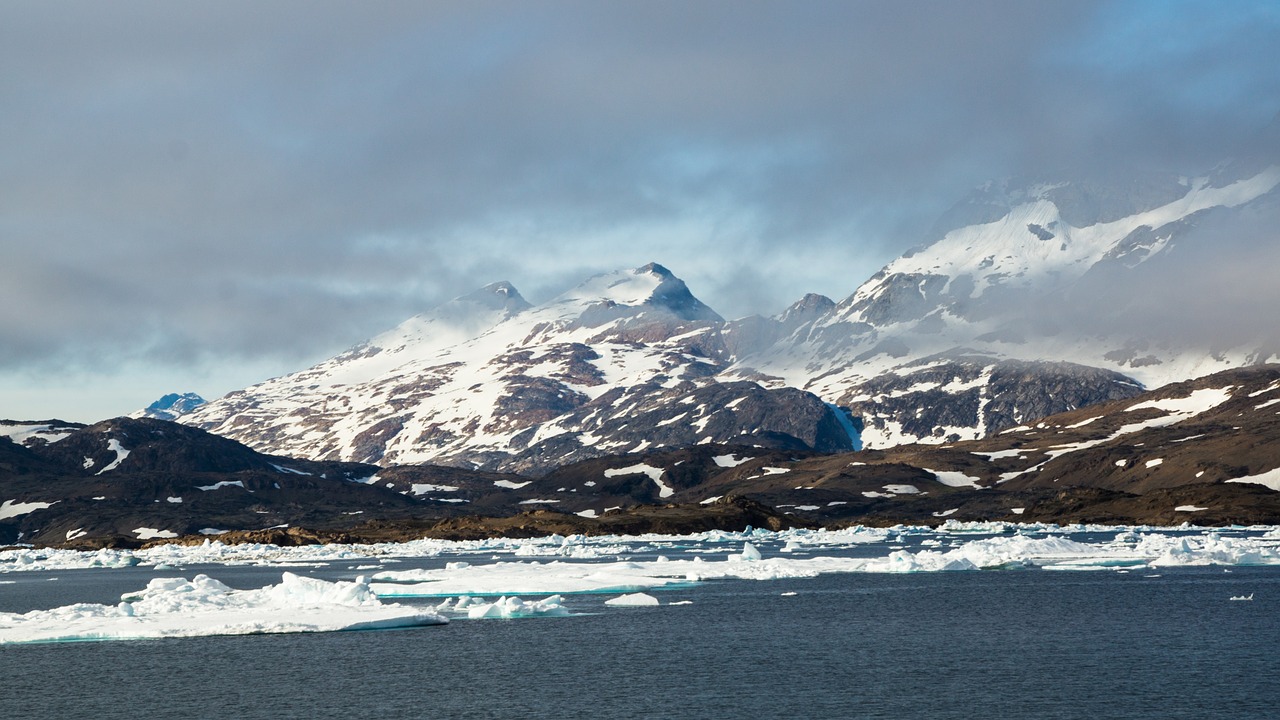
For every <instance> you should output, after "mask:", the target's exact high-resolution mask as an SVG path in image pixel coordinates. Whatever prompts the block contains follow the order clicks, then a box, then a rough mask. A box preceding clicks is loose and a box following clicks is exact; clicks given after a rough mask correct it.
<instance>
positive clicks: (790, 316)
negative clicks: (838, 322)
mask: <svg viewBox="0 0 1280 720" xmlns="http://www.w3.org/2000/svg"><path fill="white" fill-rule="evenodd" d="M835 308H836V303H835V301H834V300H832V299H831V298H829V297H827V296H826V295H819V294H818V293H809V294H807V295H805V296H804V297H802V298H800V299H799V300H797V301H796V302H795V303H792V305H791V306H790V307H788V308H787V309H786V310H783V311H782V314H781V315H778V317H777V320H778V322H779V323H782V326H783V327H784V328H786V329H787V330H788V331H790V330H794V329H795V328H797V327H799V326H800V325H803V324H805V323H810V322H813V321H814V320H817V319H818V318H820V317H822V316H823V315H826V314H828V313H830V312H831V311H832V310H835Z"/></svg>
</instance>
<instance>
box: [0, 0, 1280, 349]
mask: <svg viewBox="0 0 1280 720" xmlns="http://www.w3.org/2000/svg"><path fill="white" fill-rule="evenodd" d="M1276 48H1280V19H1278V18H1277V12H1276V11H1275V9H1274V6H1273V5H1271V4H1268V3H1257V4H1243V3H1242V4H1232V5H1230V6H1225V9H1223V8H1221V7H1219V6H1213V7H1209V6H1203V5H1197V4H1194V3H1192V4H1183V3H1177V4H1169V3H1164V2H1122V3H1105V2H1092V1H1088V0H1079V1H1077V0H1071V1H1069V2H1067V1H1062V2H1047V3H1034V4H1031V3H1025V2H1013V1H1002V2H993V1H978V2H967V3H953V2H941V1H937V2H932V1H930V2H916V3H910V4H903V3H894V2H843V1H841V2H802V3H787V4H778V3H768V2H742V1H740V0H739V1H736V2H727V1H725V2H721V1H710V2H700V3H695V4H690V3H682V2H634V3H632V2H623V3H597V2H585V1H584V2H575V1H570V0H566V1H565V2H528V3H506V2H482V1H478V2H468V3H458V4H447V3H411V2H380V3H373V4H361V5H358V6H357V5H351V4H349V3H338V2H288V1H281V2H273V3H268V4H263V3H250V2H219V3H182V4H173V3H161V2H140V1H139V2H121V3H111V4H102V3H95V2H79V3H75V2H73V3H60V4H58V5H57V6H45V5H41V4H27V5H20V6H10V7H7V8H5V9H4V10H3V11H0V66H3V67H5V68H6V72H5V73H4V74H3V76H0V107H4V108H5V112H4V113H0V136H3V137H4V138H6V152H5V156H4V158H3V159H0V251H2V252H3V257H4V259H5V263H4V267H3V268H0V280H2V281H3V284H2V285H0V345H2V346H3V349H2V350H0V370H3V371H13V372H17V371H18V370H19V369H23V368H25V369H28V370H29V369H32V368H37V369H38V368H49V367H53V366H54V364H57V363H62V364H69V365H77V364H79V365H82V366H93V365H95V364H101V363H102V361H103V359H104V358H134V359H137V360H139V361H146V360H148V359H149V360H151V361H154V362H156V363H161V364H164V363H168V364H169V365H170V366H172V364H173V363H179V362H187V363H194V364H199V363H207V362H210V361H211V360H210V359H211V358H218V359H219V361H220V362H227V363H232V362H245V363H248V362H257V361H262V360H263V359H270V358H276V359H297V358H302V357H309V356H313V355H315V354H316V353H322V352H328V351H332V350H334V349H338V348H341V347H343V346H345V345H349V344H351V343H354V342H357V341H359V340H361V339H363V338H364V337H367V336H368V335H371V334H373V333H374V332H377V331H378V330H380V329H382V328H384V327H387V326H390V325H392V324H394V323H396V322H398V321H399V320H401V319H403V318H404V317H406V316H408V315H411V314H413V313H415V312H419V311H421V310H423V309H425V308H427V307H430V306H432V305H435V304H437V303H439V302H442V301H444V300H447V299H448V298H450V297H452V296H455V295H459V294H462V293H465V292H467V291H469V290H471V289H473V288H475V287H479V286H480V285H483V284H485V283H488V282H491V281H494V280H498V279H509V280H511V281H513V282H514V283H515V284H516V285H517V286H518V287H520V288H521V290H522V292H524V294H525V295H526V296H528V297H530V298H531V299H533V300H540V299H546V298H547V297H550V296H551V295H554V294H555V293H556V292H558V291H560V290H563V289H565V288H567V287H568V286H570V285H572V284H574V283H575V282H577V281H578V280H580V279H581V278H582V276H583V275H585V274H590V273H591V272H598V271H605V270H610V269H614V268H617V267H622V266H635V265H639V264H642V263H644V262H648V261H651V260H656V261H659V262H662V263H664V264H666V265H668V266H669V267H672V268H673V269H675V270H676V271H677V272H679V273H680V274H682V275H683V276H684V277H685V279H686V280H687V281H688V282H689V283H690V285H691V287H692V289H693V291H694V292H695V293H696V294H699V295H700V296H702V297H703V299H704V300H705V301H707V302H708V303H709V304H711V305H712V306H713V307H715V308H716V309H717V310H718V311H720V312H721V314H724V315H726V316H735V315H743V314H747V313H751V312H776V311H778V310H780V309H781V308H782V307H783V306H785V305H786V304H787V303H789V302H790V301H792V300H794V299H796V298H799V297H800V296H801V295H803V294H804V293H805V292H808V291H810V290H816V291H820V292H824V293H827V294H831V295H835V296H842V295H846V294H848V293H850V292H852V291H853V290H854V288H856V286H857V285H858V284H859V283H860V282H861V281H862V280H863V279H865V278H866V277H867V276H868V275H870V274H871V273H872V272H874V270H876V269H877V268H878V267H879V266H880V265H882V264H883V263H885V262H887V261H889V260H891V259H892V258H893V257H894V256H895V255H896V254H898V253H899V252H901V251H902V250H903V249H905V248H906V247H908V246H911V245H915V244H918V243H920V242H924V241H927V240H929V239H931V238H930V237H929V235H928V232H929V228H930V227H931V226H932V224H933V222H934V220H935V219H936V217H937V216H938V215H939V214H940V213H941V212H942V211H944V210H945V209H946V208H947V207H948V206H949V205H950V204H951V203H953V202H954V201H955V200H957V199H958V198H960V197H961V196H963V195H964V193H965V192H966V191H967V189H968V188H969V187H972V186H974V185H977V184H979V183H981V182H983V181H984V180H986V179H988V178H991V177H1000V176H1004V175H1013V174H1024V175H1027V174H1033V175H1045V176H1052V175H1054V174H1057V173H1062V172H1066V171H1069V170H1070V171H1080V172H1086V171H1087V172H1090V173H1092V172H1098V173H1102V172H1108V171H1110V170H1111V169H1118V168H1127V167H1132V166H1140V167H1151V166H1159V167H1160V168H1162V169H1176V170H1178V171H1180V172H1196V171H1200V170H1203V169H1204V168H1205V166H1207V165H1211V164H1212V163H1214V162H1216V161H1217V160H1218V159H1219V158H1220V157H1222V156H1223V155H1225V154H1230V153H1231V152H1233V151H1237V150H1238V149H1239V148H1238V145H1237V144H1236V143H1237V138H1239V137H1241V136H1243V135H1244V134H1245V133H1246V130H1250V129H1253V128H1256V127H1258V126H1260V125H1262V124H1265V122H1266V121H1267V120H1268V119H1270V118H1271V117H1273V116H1274V114H1275V112H1276V111H1277V110H1278V109H1280V108H1277V107H1275V101H1274V98H1276V97H1280V57H1277V55H1278V51H1277V50H1276Z"/></svg>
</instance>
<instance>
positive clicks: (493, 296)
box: [453, 280, 532, 315]
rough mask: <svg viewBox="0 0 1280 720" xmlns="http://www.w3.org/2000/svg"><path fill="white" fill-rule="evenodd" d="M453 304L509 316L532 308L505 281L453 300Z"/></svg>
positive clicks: (518, 292)
mask: <svg viewBox="0 0 1280 720" xmlns="http://www.w3.org/2000/svg"><path fill="white" fill-rule="evenodd" d="M453 303H457V304H467V305H477V306H480V307H483V308H486V309H489V310H506V311H507V313H508V314H509V315H514V314H516V313H518V312H521V311H523V310H527V309H529V308H530V307H532V305H530V304H529V301H527V300H525V299H524V297H522V296H521V295H520V291H519V290H516V288H515V286H514V285H512V284H511V283H509V282H507V281H506V280H502V281H500V282H496V283H490V284H489V285H485V286H484V287H482V288H480V289H479V290H476V291H475V292H472V293H468V294H466V295H463V296H461V297H458V298H455V299H454V300H453Z"/></svg>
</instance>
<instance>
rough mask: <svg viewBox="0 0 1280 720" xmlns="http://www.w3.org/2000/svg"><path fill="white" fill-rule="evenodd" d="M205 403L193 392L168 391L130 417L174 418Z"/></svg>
mask: <svg viewBox="0 0 1280 720" xmlns="http://www.w3.org/2000/svg"><path fill="white" fill-rule="evenodd" d="M204 404H205V399H204V398H202V397H200V396H199V395H197V394H195V393H190V392H189V393H169V394H167V395H165V396H164V397H162V398H160V399H159V400H156V401H155V402H153V403H151V404H150V405H148V406H146V407H145V408H143V409H142V410H139V411H137V412H135V413H133V414H132V415H130V417H134V418H155V419H157V420H175V419H177V418H178V416H179V415H186V414H187V413H189V412H191V411H192V410H195V409H196V408H198V407H200V406H201V405H204Z"/></svg>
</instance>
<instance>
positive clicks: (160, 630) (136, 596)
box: [0, 573, 448, 644]
mask: <svg viewBox="0 0 1280 720" xmlns="http://www.w3.org/2000/svg"><path fill="white" fill-rule="evenodd" d="M447 622H448V620H447V619H446V618H445V617H444V616H442V615H440V614H439V613H437V612H435V611H432V610H426V609H423V608H411V607H406V606H403V605H395V604H386V603H383V602H382V601H381V600H380V599H379V598H378V597H377V595H375V594H374V593H373V592H372V590H370V588H369V583H368V582H367V581H366V580H365V579H364V578H357V579H356V580H355V581H354V582H344V581H339V582H327V581H324V580H316V579H313V578H306V577H302V576H299V575H294V574H293V573H284V575H283V578H282V580H281V582H280V583H279V584H278V585H269V586H267V587H263V588H259V589H257V590H234V589H232V588H230V587H227V586H226V585H224V584H223V583H221V582H219V581H217V580H215V579H213V578H211V577H209V576H208V575H196V576H195V577H194V578H192V579H190V580H187V579H185V578H156V579H153V580H151V582H149V583H148V584H147V587H145V588H143V589H142V590H139V591H137V592H132V593H126V594H125V595H123V596H122V597H121V601H120V603H119V604H117V605H101V604H94V603H78V604H74V605H65V606H63V607H58V608H53V609H51V610H33V611H31V612H28V613H23V614H18V613H0V644H7V643H35V642H74V641H91V640H122V639H137V638H170V637H198V636H208V635H257V634H267V633H299V632H333V631H338V630H372V629H382V628H398V627H416V626H422V625H441V624H444V623H447Z"/></svg>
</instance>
